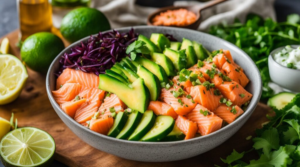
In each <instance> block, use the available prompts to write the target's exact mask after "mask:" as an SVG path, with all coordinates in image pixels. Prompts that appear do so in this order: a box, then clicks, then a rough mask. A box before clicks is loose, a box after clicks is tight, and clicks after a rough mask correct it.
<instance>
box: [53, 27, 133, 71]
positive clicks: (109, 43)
mask: <svg viewBox="0 0 300 167" xmlns="http://www.w3.org/2000/svg"><path fill="white" fill-rule="evenodd" d="M137 37H138V34H137V33H135V32H134V29H131V30H130V31H129V32H127V33H120V32H118V31H115V30H113V31H110V32H105V33H102V32H99V34H98V35H96V36H91V37H90V38H89V39H88V41H87V42H81V45H78V46H75V47H73V48H71V52H70V53H65V54H64V55H63V56H62V58H61V59H60V61H59V63H60V68H59V71H58V73H57V74H56V75H57V76H59V75H60V74H61V73H62V72H63V70H64V69H66V68H73V69H78V70H81V71H83V72H89V73H94V74H96V75H99V74H102V73H105V70H106V69H110V68H111V67H112V66H113V65H114V64H115V63H116V62H119V61H121V59H122V58H124V57H126V48H127V46H128V45H130V44H131V43H132V42H134V41H135V40H136V39H137Z"/></svg>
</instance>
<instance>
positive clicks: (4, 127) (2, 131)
mask: <svg viewBox="0 0 300 167" xmlns="http://www.w3.org/2000/svg"><path fill="white" fill-rule="evenodd" d="M0 127H1V128H0V141H1V139H2V138H3V137H4V136H5V135H6V134H7V133H8V132H9V131H10V127H11V125H10V122H8V121H7V120H6V119H4V118H1V117H0Z"/></svg>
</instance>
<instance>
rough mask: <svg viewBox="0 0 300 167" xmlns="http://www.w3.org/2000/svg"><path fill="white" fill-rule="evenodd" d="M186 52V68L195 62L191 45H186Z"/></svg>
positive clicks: (194, 54) (195, 58) (195, 57)
mask: <svg viewBox="0 0 300 167" xmlns="http://www.w3.org/2000/svg"><path fill="white" fill-rule="evenodd" d="M185 54H186V68H189V67H192V66H193V65H195V64H197V60H198V59H197V55H196V53H195V50H194V47H193V46H187V48H186V49H185Z"/></svg>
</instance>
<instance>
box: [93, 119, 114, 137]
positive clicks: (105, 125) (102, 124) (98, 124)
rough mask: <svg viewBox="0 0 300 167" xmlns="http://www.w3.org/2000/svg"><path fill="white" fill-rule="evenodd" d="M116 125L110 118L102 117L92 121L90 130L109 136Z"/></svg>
mask: <svg viewBox="0 0 300 167" xmlns="http://www.w3.org/2000/svg"><path fill="white" fill-rule="evenodd" d="M113 124H114V119H113V118H112V117H110V116H103V117H100V118H99V119H92V120H91V121H90V127H89V128H90V129H91V130H92V131H95V132H98V133H101V134H104V135H107V133H108V132H109V130H110V128H111V127H112V126H113Z"/></svg>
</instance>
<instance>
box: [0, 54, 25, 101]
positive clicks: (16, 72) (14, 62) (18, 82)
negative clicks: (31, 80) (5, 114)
mask: <svg viewBox="0 0 300 167" xmlns="http://www.w3.org/2000/svg"><path fill="white" fill-rule="evenodd" d="M27 78H28V75H27V71H26V68H25V66H24V65H23V64H22V62H21V61H20V60H19V59H18V58H17V57H15V56H13V55H7V54H4V55H1V54H0V105H2V104H7V103H10V102H12V101H13V100H15V99H16V98H17V97H18V96H19V94H20V93H21V91H22V89H23V87H24V85H25V82H26V80H27Z"/></svg>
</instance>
